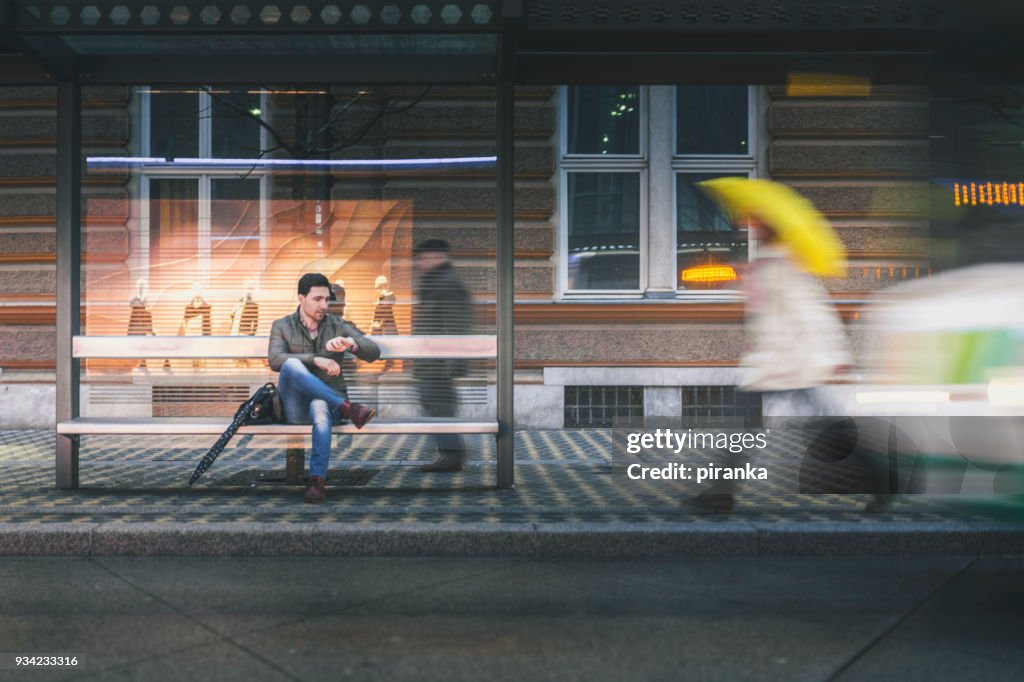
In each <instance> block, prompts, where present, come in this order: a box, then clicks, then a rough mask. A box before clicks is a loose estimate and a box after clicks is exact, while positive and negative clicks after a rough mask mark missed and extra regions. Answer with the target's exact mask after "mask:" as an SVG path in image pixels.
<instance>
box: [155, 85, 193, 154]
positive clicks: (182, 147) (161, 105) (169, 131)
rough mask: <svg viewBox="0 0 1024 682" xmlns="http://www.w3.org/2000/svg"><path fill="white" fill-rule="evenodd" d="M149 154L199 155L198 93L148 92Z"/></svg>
mask: <svg viewBox="0 0 1024 682" xmlns="http://www.w3.org/2000/svg"><path fill="white" fill-rule="evenodd" d="M149 108H150V118H151V119H152V122H151V125H150V129H149V153H150V156H157V157H162V158H165V159H177V158H195V157H197V156H199V94H198V93H197V92H196V91H195V90H192V91H190V92H174V91H173V90H159V91H155V92H152V93H150V100H149Z"/></svg>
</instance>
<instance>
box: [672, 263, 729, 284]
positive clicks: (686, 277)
mask: <svg viewBox="0 0 1024 682" xmlns="http://www.w3.org/2000/svg"><path fill="white" fill-rule="evenodd" d="M680 277H681V278H682V280H683V281H684V282H688V283H701V284H707V283H709V282H731V281H733V280H735V279H736V271H735V270H733V269H732V266H729V265H697V266H694V267H692V268H686V269H685V270H683V271H682V273H680Z"/></svg>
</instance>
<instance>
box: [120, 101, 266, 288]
mask: <svg viewBox="0 0 1024 682" xmlns="http://www.w3.org/2000/svg"><path fill="white" fill-rule="evenodd" d="M138 93H139V120H140V125H139V131H140V134H139V148H140V150H141V151H140V156H142V157H144V158H148V157H149V156H150V142H151V135H152V124H153V116H152V98H151V96H152V86H142V87H140V88H139V90H138ZM197 94H198V97H197V98H196V100H197V101H196V106H197V110H196V114H197V125H198V126H199V148H198V153H199V156H198V157H197V158H200V159H209V158H214V157H213V156H212V149H213V117H212V116H211V115H210V114H209V112H211V111H212V106H213V98H211V97H210V95H209V94H208V93H206V92H202V91H199V92H198V93H197ZM267 105H268V97H267V93H266V92H265V91H263V92H261V93H260V111H261V112H263V113H262V114H261V116H268V115H269V110H268V108H267ZM258 144H259V148H260V149H261V150H263V149H266V148H267V131H266V129H265V128H264V127H263V126H260V128H259V143H258ZM250 178H253V179H256V180H258V181H259V205H258V210H259V217H258V221H259V254H260V255H259V259H260V266H259V268H258V270H257V272H256V273H255V276H254V278H253V279H254V280H255V283H256V286H257V287H259V286H261V285H262V278H263V270H264V268H265V267H266V263H267V242H268V236H269V223H268V215H269V208H270V207H269V198H268V197H269V187H268V179H269V178H270V170H269V169H266V168H253V166H252V165H251V164H234V165H231V166H225V167H223V168H211V167H209V166H207V165H198V164H193V165H189V164H182V165H181V166H180V167H179V168H168V167H167V166H165V165H154V164H146V163H143V164H141V166H140V168H139V185H138V187H139V192H138V193H139V201H140V208H139V269H138V271H139V273H140V276H142V277H145V278H146V279H147V280H148V279H150V246H151V242H150V211H149V201H150V187H149V185H150V182H151V181H153V180H165V179H177V180H195V181H196V182H198V191H197V196H198V197H199V198H198V202H199V206H198V211H197V214H198V226H197V229H198V234H197V254H196V256H197V260H198V264H199V278H200V284H202V286H204V287H208V286H210V284H211V279H212V272H211V260H210V257H211V253H212V250H213V239H212V234H213V224H212V214H213V210H212V209H213V206H212V203H211V202H212V197H213V191H212V190H213V181H214V180H217V179H235V180H241V179H250Z"/></svg>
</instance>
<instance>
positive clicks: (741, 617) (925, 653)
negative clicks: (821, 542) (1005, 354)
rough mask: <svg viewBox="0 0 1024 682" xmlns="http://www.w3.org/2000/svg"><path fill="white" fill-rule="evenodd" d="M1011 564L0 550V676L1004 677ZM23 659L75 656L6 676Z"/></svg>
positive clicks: (873, 681) (1009, 663) (1014, 586)
mask: <svg viewBox="0 0 1024 682" xmlns="http://www.w3.org/2000/svg"><path fill="white" fill-rule="evenodd" d="M1022 569H1024V559H1022V558H1020V557H982V558H973V557H797V558H793V557H740V558H709V559H693V558H686V559H678V560H661V561H571V560H559V561H548V560H544V559H540V560H535V559H395V558H387V559H373V558H369V559H333V558H313V557H282V558H262V559H261V558H248V557H247V558H232V557H199V558H196V557H92V558H78V557H9V558H6V559H5V560H4V561H2V562H0V583H2V584H3V585H4V586H5V589H4V590H3V592H2V593H0V632H3V633H4V635H5V637H4V641H3V645H2V647H0V652H2V653H0V680H7V679H10V680H12V681H14V680H17V681H19V682H20V681H22V680H32V681H35V680H73V681H75V682H77V681H78V680H102V681H104V682H106V681H108V680H146V682H170V681H194V680H218V681H219V682H229V681H234V680H238V681H239V682H243V681H244V682H249V681H250V680H259V681H261V682H262V681H263V680H293V681H299V680H323V679H330V680H339V679H353V680H384V681H387V682H398V681H401V680H409V681H416V682H429V681H434V680H437V681H438V682H455V681H458V680H472V681H473V682H477V681H479V680H489V681H492V680H493V681H495V682H503V681H506V680H507V681H509V682H512V681H514V680H530V681H531V682H536V681H542V680H543V681H548V680H550V681H558V682H561V681H563V680H587V682H605V681H608V682H611V681H619V680H666V681H671V682H676V681H678V680H699V681H708V680H728V681H729V682H738V681H741V680H746V681H750V682H755V681H761V680H764V681H766V682H767V681H774V680H786V681H787V682H790V681H806V682H859V681H861V680H864V681H869V682H878V681H879V680H908V681H913V680H958V681H960V680H983V681H984V682H997V681H998V682H1002V681H1003V680H1006V681H1007V682H1011V681H1013V682H1016V681H1018V680H1020V677H1021V675H1020V671H1021V670H1024V650H1022V648H1021V646H1020V632H1021V629H1022V627H1024V585H1022V584H1021V581H1020V574H1021V571H1022ZM4 654H6V655H4ZM42 654H50V655H64V656H68V657H70V656H76V657H77V658H76V661H75V662H76V664H77V665H75V666H74V667H65V668H50V669H36V670H33V671H32V672H25V669H24V668H22V669H17V668H16V667H15V666H14V665H12V664H13V663H14V660H13V659H14V657H15V655H23V656H29V655H42ZM5 659H6V661H7V662H8V663H7V665H6V666H5V665H4V662H5Z"/></svg>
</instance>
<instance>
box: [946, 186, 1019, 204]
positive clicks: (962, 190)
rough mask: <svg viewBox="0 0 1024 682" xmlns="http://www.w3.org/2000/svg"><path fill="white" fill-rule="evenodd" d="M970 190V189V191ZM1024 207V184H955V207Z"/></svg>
mask: <svg viewBox="0 0 1024 682" xmlns="http://www.w3.org/2000/svg"><path fill="white" fill-rule="evenodd" d="M968 188H970V189H968ZM979 203H980V204H981V205H982V206H1024V182H977V183H976V182H967V181H964V182H959V181H957V182H954V183H953V205H954V206H977V205H978V204H979Z"/></svg>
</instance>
